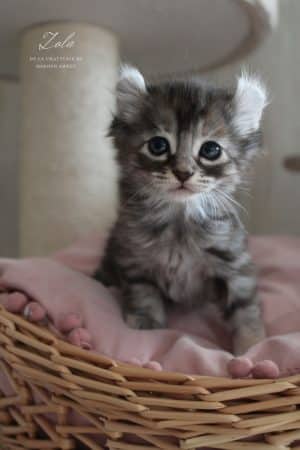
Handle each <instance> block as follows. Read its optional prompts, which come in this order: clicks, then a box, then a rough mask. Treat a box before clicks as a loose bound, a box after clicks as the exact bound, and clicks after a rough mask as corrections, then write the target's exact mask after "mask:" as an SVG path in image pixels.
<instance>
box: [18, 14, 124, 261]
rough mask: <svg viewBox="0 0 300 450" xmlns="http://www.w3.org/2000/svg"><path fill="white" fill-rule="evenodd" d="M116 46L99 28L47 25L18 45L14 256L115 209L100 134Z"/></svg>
mask: <svg viewBox="0 0 300 450" xmlns="http://www.w3.org/2000/svg"><path fill="white" fill-rule="evenodd" d="M117 72H118V45H117V41H116V38H115V37H114V35H113V34H112V33H110V32H109V31H106V30H104V29H101V28H98V27H94V26H90V25H86V24H74V23H50V24H45V25H42V26H36V27H34V28H31V29H28V30H26V31H25V32H24V34H23V37H22V47H21V85H22V124H21V125H22V133H21V161H20V247H21V255H22V256H28V255H42V254H46V253H49V252H52V251H54V250H56V249H59V248H61V247H63V246H66V245H68V244H70V243H72V241H74V240H75V239H77V238H78V237H80V236H82V235H85V234H87V233H89V232H90V231H93V230H99V232H101V231H105V230H107V229H108V227H109V226H110V225H111V223H112V221H113V219H114V216H115V209H116V197H117V194H116V191H117V189H116V178H117V170H116V166H115V163H114V154H113V149H112V146H111V144H110V142H109V140H108V139H107V138H106V137H105V133H106V131H107V127H108V124H109V121H110V119H111V115H112V112H113V110H114V93H113V92H114V86H115V83H116V79H117Z"/></svg>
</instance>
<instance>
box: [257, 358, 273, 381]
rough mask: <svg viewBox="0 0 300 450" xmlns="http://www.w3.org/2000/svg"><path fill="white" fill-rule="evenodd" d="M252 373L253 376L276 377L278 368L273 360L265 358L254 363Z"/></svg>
mask: <svg viewBox="0 0 300 450" xmlns="http://www.w3.org/2000/svg"><path fill="white" fill-rule="evenodd" d="M252 375H253V377H254V378H278V377H279V368H278V366H277V364H275V363H274V362H273V361H270V360H267V359H266V360H264V361H260V362H258V363H256V364H255V365H254V367H253V370H252Z"/></svg>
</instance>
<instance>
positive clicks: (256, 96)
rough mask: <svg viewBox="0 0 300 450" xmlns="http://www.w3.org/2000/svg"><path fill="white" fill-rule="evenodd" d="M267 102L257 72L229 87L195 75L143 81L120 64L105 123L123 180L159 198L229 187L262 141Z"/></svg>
mask: <svg viewBox="0 0 300 450" xmlns="http://www.w3.org/2000/svg"><path fill="white" fill-rule="evenodd" d="M265 106H266V91H265V88H264V87H263V85H262V84H261V83H260V82H259V81H258V80H257V79H255V78H249V77H247V76H241V77H240V78H239V80H238V82H237V86H236V87H235V88H234V89H232V90H228V89H219V88H216V87H212V86H209V85H206V84H204V83H203V82H201V81H200V80H199V79H196V78H190V79H186V80H178V81H169V82H164V83H161V84H148V83H146V82H145V80H144V77H143V76H142V74H141V73H140V72H139V71H138V70H137V69H135V68H132V67H128V66H125V68H123V71H122V73H121V77H120V80H119V83H118V85H117V112H116V115H115V118H114V120H113V122H112V125H111V129H110V135H111V136H112V137H113V138H114V142H115V146H116V148H117V150H118V160H119V163H120V166H121V177H122V186H123V188H124V189H125V190H126V188H127V190H128V192H129V193H131V194H132V193H134V192H138V191H139V192H140V193H142V194H143V195H145V197H148V198H150V199H151V200H153V202H155V201H159V202H160V203H161V202H168V203H170V202H182V201H184V202H189V201H190V200H195V199H196V198H201V197H206V198H209V196H210V195H211V194H213V195H215V196H216V195H217V196H223V198H224V196H225V195H228V194H231V193H232V192H233V191H234V190H235V189H236V187H237V186H238V185H239V183H240V182H241V181H242V180H243V178H244V176H245V174H246V173H247V171H248V168H249V164H250V163H251V161H252V159H253V157H254V156H255V155H256V153H257V152H258V151H259V149H260V145H261V139H260V138H261V133H260V124H261V118H262V113H263V110H264V108H265Z"/></svg>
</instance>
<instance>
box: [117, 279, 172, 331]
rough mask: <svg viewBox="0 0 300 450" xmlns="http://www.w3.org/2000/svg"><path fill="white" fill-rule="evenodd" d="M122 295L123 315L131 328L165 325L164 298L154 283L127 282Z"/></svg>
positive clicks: (150, 327)
mask: <svg viewBox="0 0 300 450" xmlns="http://www.w3.org/2000/svg"><path fill="white" fill-rule="evenodd" d="M123 296H124V300H123V315H124V319H125V321H126V323H127V324H128V325H129V326H130V327H131V328H136V329H143V330H145V329H153V328H163V327H165V326H166V311H165V305H164V300H163V297H162V295H161V293H160V291H159V289H158V288H156V287H155V286H154V285H152V284H148V283H146V282H145V283H144V282H135V283H130V284H129V283H128V284H126V286H124V288H123Z"/></svg>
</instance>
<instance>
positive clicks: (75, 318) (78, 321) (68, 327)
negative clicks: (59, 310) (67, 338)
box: [59, 313, 82, 333]
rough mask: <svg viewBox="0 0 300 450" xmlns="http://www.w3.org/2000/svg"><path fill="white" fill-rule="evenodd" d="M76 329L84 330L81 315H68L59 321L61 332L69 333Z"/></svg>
mask: <svg viewBox="0 0 300 450" xmlns="http://www.w3.org/2000/svg"><path fill="white" fill-rule="evenodd" d="M75 328H82V317H81V315H80V314H76V313H70V314H66V315H65V316H64V317H62V319H61V320H60V321H59V330H60V331H61V332H62V333H68V332H69V331H72V330H74V329H75Z"/></svg>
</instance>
